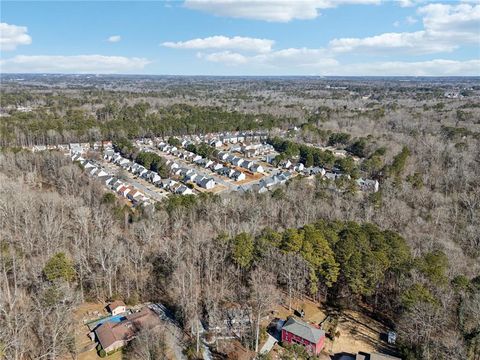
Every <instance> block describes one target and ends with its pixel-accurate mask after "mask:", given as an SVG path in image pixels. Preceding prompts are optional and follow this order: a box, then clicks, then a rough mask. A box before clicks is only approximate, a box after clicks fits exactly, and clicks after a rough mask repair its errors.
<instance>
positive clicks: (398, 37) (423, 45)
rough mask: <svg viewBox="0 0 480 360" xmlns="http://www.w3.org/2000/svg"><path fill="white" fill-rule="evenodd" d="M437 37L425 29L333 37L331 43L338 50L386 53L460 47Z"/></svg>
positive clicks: (331, 46)
mask: <svg viewBox="0 0 480 360" xmlns="http://www.w3.org/2000/svg"><path fill="white" fill-rule="evenodd" d="M444 40H445V39H436V40H435V41H433V39H432V38H431V36H429V34H428V33H426V32H425V31H416V32H411V33H408V32H404V33H384V34H381V35H376V36H371V37H366V38H341V39H333V40H332V41H330V43H329V45H330V48H331V49H332V50H333V51H336V52H352V51H356V52H365V53H370V54H371V53H385V52H391V51H392V50H395V51H397V52H403V53H409V54H430V53H438V52H451V51H453V50H454V49H456V48H457V47H458V44H456V43H453V42H450V41H444Z"/></svg>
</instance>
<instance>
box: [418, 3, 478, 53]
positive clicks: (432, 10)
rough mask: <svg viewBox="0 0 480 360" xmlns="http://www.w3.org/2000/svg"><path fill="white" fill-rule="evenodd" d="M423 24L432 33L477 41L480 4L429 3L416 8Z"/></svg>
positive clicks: (459, 39)
mask: <svg viewBox="0 0 480 360" xmlns="http://www.w3.org/2000/svg"><path fill="white" fill-rule="evenodd" d="M418 13H419V14H420V15H423V16H424V17H423V25H424V27H425V29H426V30H427V31H429V32H430V33H432V34H433V35H437V34H438V35H439V36H448V37H449V38H450V39H452V40H453V41H465V42H472V43H477V44H478V41H479V37H480V25H479V24H480V5H469V4H460V5H456V6H454V5H446V4H429V5H426V6H424V7H421V8H419V9H418Z"/></svg>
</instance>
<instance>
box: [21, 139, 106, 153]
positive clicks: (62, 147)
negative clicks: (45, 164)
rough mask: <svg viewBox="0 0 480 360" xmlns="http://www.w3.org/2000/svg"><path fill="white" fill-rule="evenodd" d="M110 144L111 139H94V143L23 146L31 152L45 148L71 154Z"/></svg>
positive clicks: (44, 149) (97, 148) (45, 149)
mask: <svg viewBox="0 0 480 360" xmlns="http://www.w3.org/2000/svg"><path fill="white" fill-rule="evenodd" d="M109 146H112V142H111V141H96V142H94V143H70V144H57V145H33V146H24V147H23V148H24V149H26V150H29V151H31V152H41V151H47V150H59V151H63V152H65V153H69V154H70V155H71V156H73V155H74V154H84V153H86V152H87V151H89V150H95V151H97V150H100V149H101V148H102V147H109Z"/></svg>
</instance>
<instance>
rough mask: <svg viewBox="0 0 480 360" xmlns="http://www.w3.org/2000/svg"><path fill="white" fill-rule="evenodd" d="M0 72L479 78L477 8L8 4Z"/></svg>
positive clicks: (360, 0) (1, 24) (323, 0)
mask: <svg viewBox="0 0 480 360" xmlns="http://www.w3.org/2000/svg"><path fill="white" fill-rule="evenodd" d="M0 72H2V73H93V74H103V73H105V74H112V73H113V74H156V75H252V76H258V75H268V76H271V75H284V76H286V75H315V76H464V75H469V76H480V0H458V1H454V0H451V1H429V0H183V1H181V0H177V1H174V0H170V1H167V0H166V1H73V0H64V1H40V0H38V1H19V0H16V1H14V0H10V1H8V0H2V1H1V2H0Z"/></svg>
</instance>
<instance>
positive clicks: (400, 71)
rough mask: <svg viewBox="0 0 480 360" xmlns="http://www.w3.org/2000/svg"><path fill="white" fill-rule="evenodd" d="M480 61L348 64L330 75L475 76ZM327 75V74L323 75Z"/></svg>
mask: <svg viewBox="0 0 480 360" xmlns="http://www.w3.org/2000/svg"><path fill="white" fill-rule="evenodd" d="M479 72H480V60H467V61H455V60H443V59H434V60H428V61H417V62H403V61H388V62H374V63H362V64H348V65H345V66H342V67H341V68H339V69H338V70H337V71H336V72H333V73H331V75H344V76H477V75H478V74H479ZM325 75H327V74H325Z"/></svg>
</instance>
